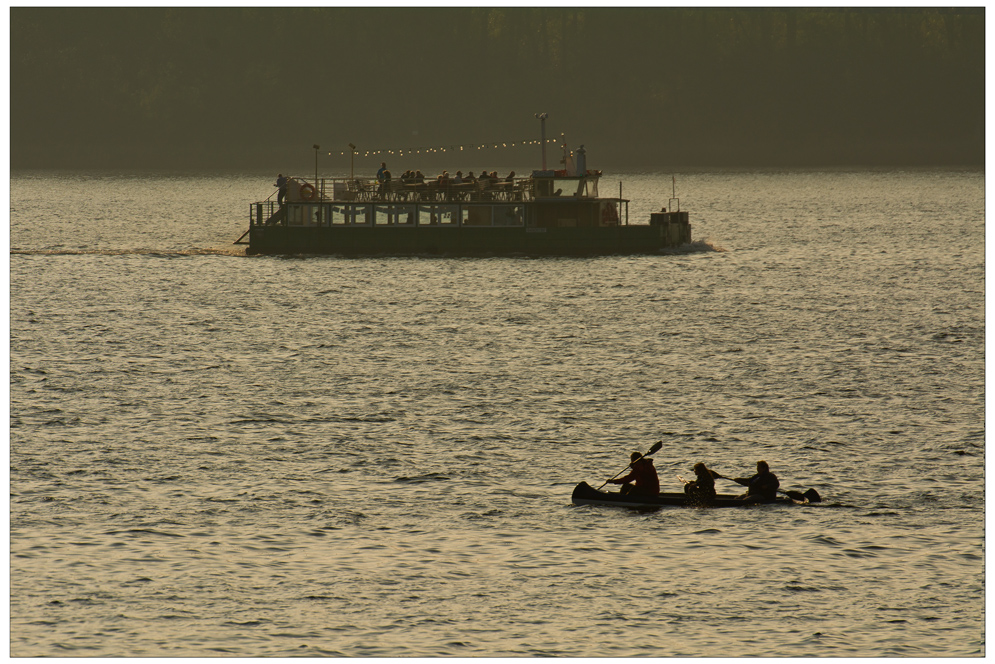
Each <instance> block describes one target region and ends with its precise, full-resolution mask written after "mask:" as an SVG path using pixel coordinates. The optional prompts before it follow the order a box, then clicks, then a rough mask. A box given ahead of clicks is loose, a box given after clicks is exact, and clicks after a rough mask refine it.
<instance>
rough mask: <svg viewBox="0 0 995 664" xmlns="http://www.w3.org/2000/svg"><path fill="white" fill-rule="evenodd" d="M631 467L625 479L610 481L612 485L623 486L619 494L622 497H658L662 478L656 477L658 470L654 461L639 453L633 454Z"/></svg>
mask: <svg viewBox="0 0 995 664" xmlns="http://www.w3.org/2000/svg"><path fill="white" fill-rule="evenodd" d="M629 459H630V463H629V467H630V468H632V470H630V471H629V474H628V475H626V476H625V477H619V478H618V479H613V480H608V481H609V482H611V483H612V484H621V485H622V488H621V489H620V490H619V493H621V494H622V495H628V494H632V495H633V496H658V495H660V478H659V477H657V475H656V468H655V467H654V466H653V459H648V458H646V457H644V456H643V455H642V454H640V453H639V452H633V453H632V454H631V455H630V456H629Z"/></svg>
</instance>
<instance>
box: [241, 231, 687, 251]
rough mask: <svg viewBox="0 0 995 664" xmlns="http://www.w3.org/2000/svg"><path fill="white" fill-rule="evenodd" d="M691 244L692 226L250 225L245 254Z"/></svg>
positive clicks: (642, 247) (609, 248)
mask: <svg viewBox="0 0 995 664" xmlns="http://www.w3.org/2000/svg"><path fill="white" fill-rule="evenodd" d="M671 226H674V228H671ZM690 241H691V233H690V227H689V226H681V227H679V228H678V227H677V225H676V224H672V225H670V226H668V225H655V226H649V225H631V226H601V227H591V228H534V227H522V226H517V227H497V226H494V227H481V228H475V227H468V226H453V227H432V228H426V227H411V228H405V227H398V226H392V227H377V226H345V227H329V226H298V227H294V226H254V227H252V228H251V230H250V232H249V249H248V251H247V253H249V254H326V255H343V256H369V255H390V256H420V255H446V256H502V255H505V256H506V255H527V256H597V255H610V254H656V253H660V252H662V251H665V250H668V249H673V248H675V247H678V246H680V245H681V244H686V243H688V242H690Z"/></svg>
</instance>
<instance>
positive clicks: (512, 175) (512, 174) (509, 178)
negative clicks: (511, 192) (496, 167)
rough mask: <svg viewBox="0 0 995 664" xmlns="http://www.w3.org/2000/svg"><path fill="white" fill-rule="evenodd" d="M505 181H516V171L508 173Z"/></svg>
mask: <svg viewBox="0 0 995 664" xmlns="http://www.w3.org/2000/svg"><path fill="white" fill-rule="evenodd" d="M504 181H505V182H514V181H515V171H512V172H511V173H508V177H506V178H505V179H504Z"/></svg>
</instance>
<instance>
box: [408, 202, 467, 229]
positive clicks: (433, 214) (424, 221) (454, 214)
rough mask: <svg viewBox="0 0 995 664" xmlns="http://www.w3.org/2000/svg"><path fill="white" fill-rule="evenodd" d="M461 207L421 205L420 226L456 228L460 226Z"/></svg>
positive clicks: (419, 213)
mask: <svg viewBox="0 0 995 664" xmlns="http://www.w3.org/2000/svg"><path fill="white" fill-rule="evenodd" d="M458 210H459V206H456V205H419V206H418V225H419V226H456V225H457V224H459V221H460V217H459V214H458Z"/></svg>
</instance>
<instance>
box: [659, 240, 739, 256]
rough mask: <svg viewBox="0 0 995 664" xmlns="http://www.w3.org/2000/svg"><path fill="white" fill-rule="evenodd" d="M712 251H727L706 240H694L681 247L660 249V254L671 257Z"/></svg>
mask: <svg viewBox="0 0 995 664" xmlns="http://www.w3.org/2000/svg"><path fill="white" fill-rule="evenodd" d="M712 251H725V249H723V248H722V247H719V246H716V245H714V244H712V243H710V242H706V241H705V240H694V241H693V242H688V243H686V244H682V245H680V246H679V247H672V248H666V249H660V251H659V253H660V254H665V255H668V256H670V255H674V254H703V253H708V252H712Z"/></svg>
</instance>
